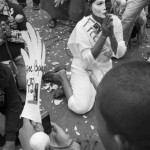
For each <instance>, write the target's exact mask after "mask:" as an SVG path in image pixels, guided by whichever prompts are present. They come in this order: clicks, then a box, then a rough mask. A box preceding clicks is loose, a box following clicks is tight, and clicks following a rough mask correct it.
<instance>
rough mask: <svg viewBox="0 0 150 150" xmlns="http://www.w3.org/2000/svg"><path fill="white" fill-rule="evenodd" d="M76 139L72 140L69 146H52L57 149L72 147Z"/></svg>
mask: <svg viewBox="0 0 150 150" xmlns="http://www.w3.org/2000/svg"><path fill="white" fill-rule="evenodd" d="M73 142H74V140H71V142H70V144H69V145H68V146H64V147H53V146H50V147H51V148H56V149H65V148H69V147H71V145H72V144H73Z"/></svg>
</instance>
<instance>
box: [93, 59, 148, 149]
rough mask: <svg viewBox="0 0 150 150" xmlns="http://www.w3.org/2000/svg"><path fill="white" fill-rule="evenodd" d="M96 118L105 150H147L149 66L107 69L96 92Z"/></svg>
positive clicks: (126, 64) (139, 63)
mask: <svg viewBox="0 0 150 150" xmlns="http://www.w3.org/2000/svg"><path fill="white" fill-rule="evenodd" d="M95 106H96V116H97V121H98V132H99V136H100V138H101V140H102V142H103V144H104V146H105V148H106V150H118V149H120V150H122V149H125V150H132V149H134V150H148V149H150V63H149V62H139V61H136V62H128V63H124V64H121V65H118V66H116V67H114V68H113V69H111V70H110V71H109V72H108V73H107V74H106V75H105V76H104V78H103V79H102V81H101V83H100V84H99V86H98V89H97V96H96V105H95Z"/></svg>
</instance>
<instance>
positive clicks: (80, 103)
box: [68, 59, 112, 114]
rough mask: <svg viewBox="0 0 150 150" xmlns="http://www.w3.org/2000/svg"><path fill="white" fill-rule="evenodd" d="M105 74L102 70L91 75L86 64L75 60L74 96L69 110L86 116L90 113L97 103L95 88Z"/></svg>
mask: <svg viewBox="0 0 150 150" xmlns="http://www.w3.org/2000/svg"><path fill="white" fill-rule="evenodd" d="M111 67H112V66H111ZM105 73H106V72H105V71H102V70H101V69H94V75H93V74H89V72H88V71H86V69H85V66H84V63H83V62H82V61H81V60H79V59H74V60H73V62H72V66H71V80H70V83H71V86H72V90H73V95H72V96H71V97H70V98H69V100H68V108H69V109H70V110H72V111H73V112H75V113H77V114H85V113H87V112H88V111H90V110H91V109H92V107H93V105H94V102H95V96H96V89H95V86H96V87H97V86H98V84H99V82H100V81H101V79H102V78H103V76H104V74H105ZM91 78H92V81H94V84H93V83H92V81H91ZM94 85H95V86H94Z"/></svg>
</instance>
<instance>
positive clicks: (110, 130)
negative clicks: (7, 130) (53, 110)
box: [23, 61, 150, 150]
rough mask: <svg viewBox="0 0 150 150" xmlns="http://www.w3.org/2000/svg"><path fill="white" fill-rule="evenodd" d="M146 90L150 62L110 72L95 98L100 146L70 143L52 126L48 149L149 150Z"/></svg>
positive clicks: (149, 105)
mask: <svg viewBox="0 0 150 150" xmlns="http://www.w3.org/2000/svg"><path fill="white" fill-rule="evenodd" d="M149 89H150V62H138V61H136V62H128V63H124V64H121V65H118V66H116V67H114V68H112V69H111V70H110V71H108V72H107V73H106V75H105V76H104V78H103V79H102V81H101V82H100V83H99V86H98V88H97V95H96V105H95V113H96V118H97V130H98V134H99V136H100V139H101V141H102V143H103V145H102V143H100V142H98V141H96V140H92V139H90V140H80V141H79V140H77V141H76V142H75V141H72V140H71V139H70V137H69V136H68V134H66V133H65V132H64V131H63V130H62V128H60V127H59V126H58V125H56V124H55V123H52V133H51V134H50V144H49V147H51V146H52V147H58V148H64V147H65V148H66V147H68V148H70V149H72V150H102V149H104V147H105V149H106V150H149V149H150V109H149V108H150V100H149V98H150V92H149ZM23 128H24V130H26V131H27V130H28V128H25V126H23ZM28 132H29V130H28ZM103 146H104V147H103ZM49 149H50V148H49Z"/></svg>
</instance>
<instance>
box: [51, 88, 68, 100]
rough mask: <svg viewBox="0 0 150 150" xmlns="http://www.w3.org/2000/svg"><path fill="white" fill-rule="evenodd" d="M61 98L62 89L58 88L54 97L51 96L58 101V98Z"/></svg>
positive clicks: (63, 94)
mask: <svg viewBox="0 0 150 150" xmlns="http://www.w3.org/2000/svg"><path fill="white" fill-rule="evenodd" d="M63 96H65V93H64V90H63V88H62V87H60V88H58V89H57V90H56V91H55V93H54V95H53V97H54V99H58V98H61V97H63Z"/></svg>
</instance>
